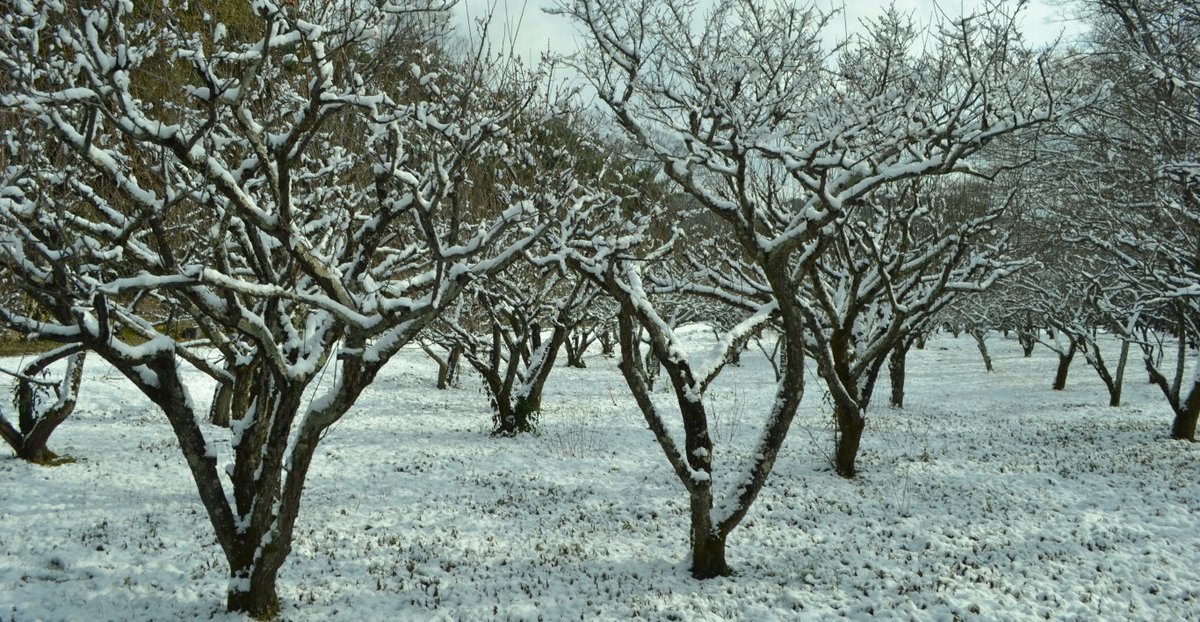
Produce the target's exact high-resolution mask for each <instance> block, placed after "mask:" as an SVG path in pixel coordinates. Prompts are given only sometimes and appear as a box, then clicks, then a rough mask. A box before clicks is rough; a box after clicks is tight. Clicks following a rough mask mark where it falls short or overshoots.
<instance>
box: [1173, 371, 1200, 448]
mask: <svg viewBox="0 0 1200 622" xmlns="http://www.w3.org/2000/svg"><path fill="white" fill-rule="evenodd" d="M1197 376H1198V379H1197V381H1196V382H1195V383H1194V384H1192V390H1191V391H1190V392H1189V393H1188V398H1187V400H1186V401H1184V402H1182V403H1181V404H1180V406H1181V408H1179V410H1178V411H1177V412H1176V413H1175V421H1173V422H1172V423H1171V438H1173V439H1176V440H1185V441H1195V440H1196V422H1197V420H1198V419H1200V370H1197Z"/></svg>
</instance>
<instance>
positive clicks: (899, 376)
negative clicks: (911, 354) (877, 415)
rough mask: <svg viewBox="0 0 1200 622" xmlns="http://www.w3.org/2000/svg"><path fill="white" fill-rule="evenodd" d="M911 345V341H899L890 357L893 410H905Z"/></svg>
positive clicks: (889, 373) (889, 371)
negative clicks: (906, 375)
mask: <svg viewBox="0 0 1200 622" xmlns="http://www.w3.org/2000/svg"><path fill="white" fill-rule="evenodd" d="M910 345H912V341H911V340H908V339H899V340H897V341H896V345H895V346H894V347H893V348H892V353H891V355H890V356H889V357H888V375H889V376H891V379H892V408H904V377H905V368H906V359H907V358H908V348H909V346H910Z"/></svg>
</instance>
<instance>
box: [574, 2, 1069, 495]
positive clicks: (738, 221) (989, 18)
mask: <svg viewBox="0 0 1200 622" xmlns="http://www.w3.org/2000/svg"><path fill="white" fill-rule="evenodd" d="M559 10H560V11H562V12H564V13H567V14H569V15H571V16H573V17H574V18H575V19H576V20H577V21H578V22H579V23H580V24H581V26H582V27H583V29H584V30H585V31H586V32H587V34H588V35H589V37H590V38H591V48H590V49H589V50H588V51H586V52H584V53H582V54H581V55H580V56H578V57H577V59H576V65H577V66H578V68H579V69H580V70H581V71H582V72H583V74H584V75H586V76H587V77H588V78H589V79H590V80H591V82H592V84H593V86H594V87H595V88H596V90H597V92H598V93H599V97H600V99H601V100H602V101H603V102H604V103H605V104H606V105H607V106H608V108H609V109H610V111H611V112H612V115H613V118H614V119H615V120H616V121H617V122H618V123H619V124H620V125H621V127H622V128H623V129H624V130H625V131H626V133H627V135H628V136H629V137H630V139H631V140H633V141H634V142H635V143H636V144H637V145H638V146H639V147H640V148H641V149H644V150H645V151H647V152H648V153H649V154H650V155H651V156H652V157H653V158H654V159H655V160H656V161H657V162H658V163H659V164H660V165H661V167H662V171H663V173H664V174H665V175H666V176H667V177H668V178H670V179H671V180H672V181H673V182H674V183H675V184H677V185H678V186H679V188H680V189H681V190H682V191H683V192H685V193H686V194H688V195H689V196H691V197H692V198H693V199H694V200H695V201H696V203H697V204H698V205H699V206H701V207H703V208H704V209H706V210H708V211H709V212H710V213H711V214H713V215H714V216H716V220H717V221H719V222H721V223H722V226H724V227H725V231H726V232H727V233H726V235H725V239H726V240H727V241H728V245H729V246H732V247H733V248H735V249H736V251H731V252H723V254H724V256H725V258H726V259H725V260H724V261H723V262H722V263H719V264H712V262H711V261H707V263H709V265H710V266H713V265H718V266H721V268H720V269H713V268H710V269H708V270H706V271H703V272H702V273H701V274H698V275H697V276H696V278H695V279H693V281H694V282H693V284H692V285H691V286H690V287H691V291H692V292H694V293H703V294H705V295H708V296H710V297H715V298H719V299H723V300H725V301H726V302H727V303H728V304H732V305H735V306H737V305H741V306H742V308H745V309H750V308H761V305H762V304H765V301H766V300H768V299H769V300H772V301H774V304H776V305H777V311H776V312H775V313H777V314H778V316H779V318H780V325H781V326H782V327H783V332H784V335H785V338H786V341H787V342H794V343H796V344H805V345H806V346H809V347H811V349H813V350H814V351H817V352H820V353H821V354H822V356H820V357H818V362H819V363H821V365H820V367H821V368H823V369H826V370H827V373H826V374H824V377H825V379H826V381H827V382H833V384H834V386H833V387H832V388H831V391H833V392H835V393H836V394H837V397H838V400H837V402H838V405H839V413H845V416H840V415H839V421H840V422H841V423H840V429H841V430H842V433H841V435H840V438H841V441H840V449H839V452H838V453H839V458H838V460H837V462H838V471H839V472H840V473H843V474H844V475H853V473H854V466H853V456H854V455H855V454H856V448H857V445H858V439H859V437H860V435H861V431H862V428H863V425H864V423H865V419H864V418H863V416H862V414H861V408H860V407H859V404H860V403H861V397H859V396H860V395H861V394H862V393H863V390H864V389H866V388H868V387H867V385H868V384H870V383H871V382H873V372H872V373H865V371H864V373H858V374H852V376H845V377H842V376H840V375H839V374H837V373H836V372H835V369H836V368H837V367H838V366H839V363H838V361H839V360H841V361H843V362H844V361H845V360H846V357H847V356H850V354H849V353H851V352H854V351H856V350H857V351H858V352H859V353H861V352H862V351H864V350H865V349H866V348H865V344H858V343H855V344H854V345H850V342H849V341H848V340H847V338H848V337H849V334H850V331H852V330H855V329H857V328H858V327H857V325H856V324H855V321H856V319H857V318H858V317H865V316H867V315H873V314H876V313H881V314H888V313H890V314H891V315H889V316H888V319H887V320H886V321H885V322H884V323H883V325H881V326H890V327H885V328H883V329H882V332H883V333H884V334H888V335H890V337H889V338H888V339H887V340H886V343H884V342H880V343H879V344H878V349H879V350H880V354H879V356H880V357H882V356H886V353H887V352H888V351H889V350H890V348H891V345H892V344H893V343H894V340H895V339H896V338H899V336H900V335H902V334H903V333H904V332H906V330H907V328H906V325H907V324H908V322H909V320H908V319H907V318H906V317H905V314H904V313H896V312H897V311H899V310H900V309H902V308H903V304H904V303H902V302H901V301H900V299H899V298H891V299H888V298H887V296H888V294H887V293H884V292H888V291H894V290H896V289H897V288H902V287H907V285H905V286H900V285H893V284H892V283H891V282H890V281H891V280H893V276H894V275H893V274H892V272H891V271H892V270H893V269H895V268H897V267H899V266H906V265H908V263H909V262H910V261H912V260H914V258H915V257H917V256H919V254H918V255H912V256H908V255H906V254H905V253H906V252H907V251H899V252H896V249H903V248H904V245H905V244H906V243H907V242H910V241H911V238H906V237H905V235H904V234H903V233H901V232H899V228H901V227H902V226H903V223H901V222H899V221H888V220H887V218H886V214H883V213H882V212H883V211H884V210H881V209H880V205H881V203H880V197H883V196H887V195H889V194H891V195H896V194H899V188H901V187H902V184H904V183H907V182H909V181H911V180H913V179H916V178H921V177H927V176H932V175H940V174H946V173H952V172H968V173H976V174H991V173H994V172H995V167H993V168H992V169H991V170H990V171H988V170H987V168H986V167H984V166H982V165H983V162H982V161H979V160H972V159H971V158H972V156H974V155H976V154H977V153H979V152H980V151H981V150H982V149H984V148H985V146H987V145H988V144H989V143H991V142H992V141H994V140H995V139H997V138H999V137H1002V136H1005V135H1009V134H1013V133H1016V132H1020V131H1024V130H1027V129H1031V128H1036V127H1038V126H1040V125H1043V124H1046V123H1048V122H1051V121H1053V120H1056V119H1059V118H1062V117H1063V116H1064V115H1067V114H1070V113H1072V112H1073V111H1074V110H1076V109H1077V106H1079V105H1080V104H1081V103H1083V102H1081V101H1078V100H1075V99H1074V98H1072V97H1071V96H1070V95H1069V94H1068V91H1066V90H1064V89H1063V85H1061V84H1059V83H1058V80H1059V78H1058V76H1057V74H1055V73H1054V72H1053V71H1052V68H1051V67H1050V66H1049V65H1048V64H1047V63H1046V58H1045V57H1043V56H1038V55H1036V54H1033V53H1030V52H1028V51H1027V50H1025V49H1024V48H1023V47H1022V46H1021V45H1020V43H1019V40H1018V39H1019V37H1018V35H1017V31H1016V26H1015V17H1014V16H1012V15H1005V14H1002V13H1000V12H998V11H991V12H989V13H986V14H983V15H974V16H969V17H966V18H963V19H961V20H957V21H954V22H945V23H941V24H937V25H935V26H934V27H933V29H932V31H933V32H934V34H933V35H931V40H930V41H929V42H928V44H927V45H925V46H924V47H921V45H919V44H918V39H917V38H916V36H915V31H913V30H912V29H908V28H906V27H905V26H904V24H903V23H902V20H899V19H892V18H889V19H888V20H887V21H883V22H880V23H878V24H876V25H874V26H872V27H871V28H870V35H868V36H867V37H865V38H863V39H862V40H859V41H855V42H851V43H849V44H848V45H847V46H846V48H845V52H844V53H845V55H846V56H845V59H846V61H845V62H844V63H843V64H842V65H841V66H840V67H838V68H835V69H831V67H830V62H829V60H828V54H827V53H826V52H824V51H823V50H822V48H821V46H820V44H819V42H818V41H819V37H820V32H821V29H822V27H823V26H824V24H825V22H826V16H823V15H821V14H819V13H818V12H817V11H816V10H815V9H812V8H803V7H796V6H790V5H780V4H772V3H767V2H759V1H756V0H726V1H723V2H718V3H717V4H716V5H715V6H714V7H713V9H712V10H711V11H710V12H709V13H707V14H705V15H703V16H701V15H698V14H696V12H695V11H694V9H693V5H691V4H690V3H687V2H677V1H673V0H665V1H660V2H659V1H656V2H652V1H649V0H641V1H637V0H626V1H622V2H598V1H594V0H575V1H566V0H564V1H562V2H560V3H559ZM694 24H700V26H699V27H698V28H697V27H695V26H694ZM889 188H890V189H889ZM918 204H919V203H918ZM987 222H988V221H987V220H986V219H985V220H984V221H982V222H979V223H976V224H975V225H974V226H975V227H977V228H980V227H983V226H985V225H986V223H987ZM860 223H861V226H860ZM877 226H883V227H884V229H878V228H877ZM963 237H965V238H969V237H971V236H970V235H964V236H963ZM902 240H906V241H902ZM839 246H840V247H841V249H842V250H841V254H842V255H843V256H847V257H849V256H848V255H846V250H847V249H850V248H856V249H861V252H862V254H861V255H860V254H859V252H858V251H857V250H856V251H855V256H856V257H862V258H863V261H864V263H865V264H867V265H872V266H875V267H876V268H877V269H876V270H875V272H874V274H876V275H878V276H877V277H872V278H870V279H863V280H861V281H860V282H859V283H858V284H852V283H851V282H849V281H847V282H846V283H842V282H841V280H840V279H838V278H834V279H833V280H830V278H831V277H833V275H834V274H835V273H838V272H845V269H839V268H836V267H834V266H835V265H836V264H835V263H834V260H832V259H827V258H828V257H832V256H833V255H836V254H837V253H838V252H839V250H838V248H839ZM948 252H949V253H950V255H951V256H956V255H958V254H960V253H962V252H963V251H962V250H958V251H948ZM939 257H940V256H939ZM847 260H848V261H849V260H850V259H847ZM890 262H895V263H890ZM926 262H927V263H926ZM696 263H698V264H700V263H705V262H701V261H697V262H696ZM918 263H919V265H920V266H921V267H919V268H917V269H915V270H914V273H921V272H922V271H924V270H925V269H930V270H932V269H933V268H932V266H933V265H939V264H940V263H941V259H940V258H933V259H929V258H922V259H921V260H920V261H919V262H918ZM843 265H846V266H849V264H843ZM952 280H954V278H945V277H944V276H941V275H933V274H930V275H928V279H926V278H925V277H924V276H921V277H915V281H914V282H915V283H921V285H920V286H917V285H912V287H913V288H914V289H913V291H914V292H916V291H920V292H921V293H920V294H918V299H921V298H920V297H921V296H926V294H925V292H926V291H927V290H926V288H925V284H926V283H938V282H942V283H943V288H944V286H945V284H947V283H948V282H949V281H952ZM986 280H987V279H986V278H983V279H981V281H980V282H978V283H977V285H976V287H977V286H979V285H981V284H982V282H986ZM831 284H832V287H831ZM843 285H846V286H848V287H849V288H850V289H851V290H859V289H860V288H861V287H871V288H874V289H875V291H876V292H879V296H880V297H878V298H876V297H875V296H874V294H873V295H872V296H871V301H872V302H871V303H870V306H869V307H868V306H852V307H847V306H844V305H841V304H838V305H834V306H830V305H828V304H825V302H828V301H830V300H835V299H836V300H838V301H841V300H842V298H838V297H837V296H839V295H840V294H839V293H838V292H841V291H843V289H842V287H843ZM935 289H936V288H935ZM814 292H815V293H817V294H818V298H815V299H814V298H813V297H812V294H813V293H814ZM822 293H824V294H823V295H822ZM936 298H937V296H936V295H935V296H933V297H932V298H929V297H928V296H926V301H924V302H921V303H920V304H918V305H916V306H914V307H913V308H914V309H920V308H922V307H923V306H936V304H934V302H933V301H934V300H935V299H936ZM822 299H824V301H825V302H818V301H819V300H822ZM888 307H890V310H888V311H885V308H888ZM868 308H869V309H870V311H868ZM879 317H882V316H879ZM816 326H821V327H824V328H829V327H834V326H837V327H841V328H840V330H842V331H844V334H842V335H841V336H839V337H837V338H836V342H833V341H829V342H825V340H827V339H828V338H827V337H826V336H825V335H823V334H822V335H817V334H816V331H815V330H814V327H816ZM822 342H824V343H822ZM871 347H875V346H871ZM843 352H844V353H846V354H843ZM880 360H882V358H879V359H873V358H872V359H870V360H869V362H867V363H866V366H867V368H868V369H869V368H870V366H874V369H875V370H876V371H877V369H878V362H879V361H880ZM801 365H803V360H802V359H799V358H795V357H791V356H789V357H787V366H789V367H793V366H801ZM783 375H784V376H785V377H797V375H798V374H793V373H787V372H785V373H784V374H783ZM868 378H870V379H871V380H870V381H868ZM791 391H794V392H796V393H802V391H803V385H802V384H800V381H798V380H797V381H796V383H795V384H794V386H793V388H792V389H791ZM843 406H844V407H843Z"/></svg>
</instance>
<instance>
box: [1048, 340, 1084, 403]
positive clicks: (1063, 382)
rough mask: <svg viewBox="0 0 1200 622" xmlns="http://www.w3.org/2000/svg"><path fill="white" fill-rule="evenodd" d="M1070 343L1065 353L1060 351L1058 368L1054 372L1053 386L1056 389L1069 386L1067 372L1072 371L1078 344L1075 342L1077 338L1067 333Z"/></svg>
mask: <svg viewBox="0 0 1200 622" xmlns="http://www.w3.org/2000/svg"><path fill="white" fill-rule="evenodd" d="M1066 337H1067V340H1068V341H1069V342H1070V345H1069V346H1067V351H1066V352H1065V353H1063V352H1059V353H1058V369H1056V370H1055V372H1054V384H1053V385H1051V388H1052V389H1054V390H1055V391H1062V390H1064V389H1066V388H1067V372H1068V371H1070V368H1071V361H1072V360H1073V359H1074V358H1075V351H1076V349H1077V348H1078V345H1077V344H1076V343H1075V338H1074V337H1072V336H1070V335H1066Z"/></svg>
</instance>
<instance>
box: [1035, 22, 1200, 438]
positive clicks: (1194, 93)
mask: <svg viewBox="0 0 1200 622" xmlns="http://www.w3.org/2000/svg"><path fill="white" fill-rule="evenodd" d="M1080 7H1081V8H1082V9H1084V10H1085V15H1087V16H1088V19H1089V21H1090V24H1091V27H1092V29H1091V34H1090V38H1091V41H1090V42H1089V43H1090V46H1091V48H1090V50H1088V51H1089V52H1090V55H1088V56H1087V57H1086V62H1085V63H1081V69H1080V71H1081V73H1082V74H1083V75H1084V76H1085V77H1086V78H1087V79H1089V80H1092V81H1094V82H1101V81H1110V82H1112V83H1114V85H1115V86H1114V88H1112V90H1111V95H1110V96H1109V97H1107V98H1106V99H1105V100H1104V101H1103V102H1102V105H1101V106H1098V107H1096V108H1095V109H1094V110H1093V111H1092V113H1091V114H1089V115H1086V116H1083V117H1081V118H1079V119H1077V120H1076V121H1075V123H1073V124H1072V125H1071V126H1070V127H1069V128H1068V129H1069V131H1068V132H1065V133H1064V135H1063V136H1062V137H1060V138H1059V139H1058V141H1059V142H1061V148H1060V149H1059V156H1058V157H1057V159H1056V162H1057V164H1056V166H1055V167H1053V168H1050V169H1049V170H1047V171H1045V172H1044V173H1043V175H1044V176H1045V177H1046V178H1048V179H1050V180H1051V181H1050V182H1049V183H1051V184H1052V188H1053V189H1052V192H1049V193H1047V196H1051V197H1056V198H1057V199H1058V200H1057V201H1053V202H1051V203H1050V204H1048V205H1046V206H1045V208H1044V209H1046V210H1047V211H1052V212H1054V213H1056V214H1058V215H1060V217H1061V218H1062V219H1063V220H1064V221H1065V222H1066V223H1069V225H1068V226H1067V227H1066V229H1067V230H1066V231H1064V234H1063V238H1064V239H1067V240H1069V241H1071V242H1072V243H1073V244H1076V245H1078V246H1080V247H1081V249H1080V250H1075V251H1073V252H1074V253H1077V254H1083V255H1086V256H1088V257H1089V261H1088V266H1087V269H1086V271H1085V272H1086V273H1079V272H1077V273H1076V274H1075V275H1074V276H1072V277H1070V278H1072V279H1074V280H1077V281H1081V282H1085V283H1088V286H1089V287H1090V288H1091V292H1092V294H1091V299H1090V300H1089V304H1090V305H1091V306H1092V308H1093V312H1096V313H1100V314H1101V315H1102V325H1103V326H1105V327H1107V328H1108V329H1109V330H1112V331H1114V333H1115V334H1117V335H1119V336H1120V338H1122V339H1126V340H1130V341H1132V343H1134V344H1136V345H1138V346H1139V349H1141V350H1142V355H1143V361H1144V363H1145V365H1146V369H1147V372H1148V374H1149V376H1150V378H1151V381H1152V382H1154V383H1155V384H1156V385H1158V386H1159V387H1160V388H1161V389H1162V391H1163V394H1164V396H1165V397H1166V400H1167V402H1168V403H1169V405H1170V407H1171V410H1172V412H1173V415H1174V420H1173V423H1172V436H1173V437H1174V438H1180V439H1194V438H1195V428H1196V422H1197V419H1198V418H1200V375H1197V374H1198V373H1200V372H1189V371H1188V368H1189V366H1191V367H1192V368H1200V365H1198V364H1197V363H1198V362H1200V358H1198V357H1200V351H1197V350H1195V349H1194V346H1195V344H1196V343H1197V342H1198V341H1200V167H1198V166H1197V164H1196V162H1197V161H1198V160H1200V157H1198V155H1197V154H1198V151H1197V149H1198V145H1200V143H1198V141H1197V137H1198V136H1200V51H1198V50H1197V48H1196V40H1197V38H1198V37H1200V10H1198V9H1197V7H1196V6H1195V5H1194V3H1186V2H1183V3H1181V2H1170V1H1162V0H1089V1H1087V2H1081V3H1080ZM1062 197H1069V199H1064V198H1062ZM1163 336H1167V337H1168V338H1169V339H1171V340H1173V341H1175V342H1176V344H1177V350H1176V356H1175V357H1171V358H1169V359H1167V365H1166V366H1165V367H1164V365H1163V362H1164V361H1163V358H1162V356H1161V355H1162V350H1161V348H1160V347H1159V345H1160V338H1161V337H1163ZM1113 380H1114V382H1115V377H1114V378H1113ZM1114 386H1115V385H1114Z"/></svg>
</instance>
